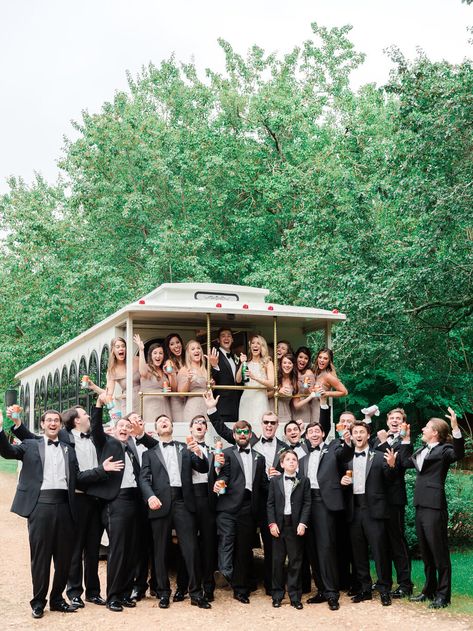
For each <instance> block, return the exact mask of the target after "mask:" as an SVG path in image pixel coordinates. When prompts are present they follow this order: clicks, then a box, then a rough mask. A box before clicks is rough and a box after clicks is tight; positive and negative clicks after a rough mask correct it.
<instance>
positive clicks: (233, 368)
mask: <svg viewBox="0 0 473 631" xmlns="http://www.w3.org/2000/svg"><path fill="white" fill-rule="evenodd" d="M218 350H219V352H220V353H223V354H224V356H225V359H226V360H227V362H228V363H229V364H230V368H231V369H232V373H233V378H234V379H235V375H236V364H235V360H234V359H233V353H232V352H231V351H226V350H225V349H224V348H222V347H221V346H220V348H219V349H218ZM227 353H230V357H227Z"/></svg>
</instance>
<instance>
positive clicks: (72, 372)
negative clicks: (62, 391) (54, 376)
mask: <svg viewBox="0 0 473 631" xmlns="http://www.w3.org/2000/svg"><path fill="white" fill-rule="evenodd" d="M74 405H77V364H76V362H75V361H72V362H71V367H70V368H69V396H68V401H67V406H66V407H68V408H72V407H74Z"/></svg>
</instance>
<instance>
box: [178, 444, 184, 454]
mask: <svg viewBox="0 0 473 631" xmlns="http://www.w3.org/2000/svg"><path fill="white" fill-rule="evenodd" d="M182 449H183V446H182V445H181V444H180V443H179V444H178V445H177V451H178V452H179V453H181V451H182Z"/></svg>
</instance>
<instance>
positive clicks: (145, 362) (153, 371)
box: [135, 335, 171, 423]
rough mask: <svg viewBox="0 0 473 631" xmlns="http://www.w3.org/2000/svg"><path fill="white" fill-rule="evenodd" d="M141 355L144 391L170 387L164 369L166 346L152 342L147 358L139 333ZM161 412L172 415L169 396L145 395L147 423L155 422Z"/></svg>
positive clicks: (144, 407)
mask: <svg viewBox="0 0 473 631" xmlns="http://www.w3.org/2000/svg"><path fill="white" fill-rule="evenodd" d="M135 343H136V344H137V346H138V348H139V351H140V355H139V366H140V376H141V391H142V392H163V391H164V389H165V388H169V387H170V386H169V379H168V377H167V376H166V373H165V372H164V370H163V364H164V346H163V344H161V342H157V343H155V344H151V346H150V347H149V349H148V354H147V358H146V359H145V345H144V344H143V341H142V339H141V338H140V336H139V335H135ZM160 414H166V415H167V416H169V417H170V415H171V408H170V405H169V399H168V397H162V396H159V395H156V396H151V395H150V396H147V397H143V420H144V421H145V423H154V421H155V420H156V418H157V417H158V416H159V415H160Z"/></svg>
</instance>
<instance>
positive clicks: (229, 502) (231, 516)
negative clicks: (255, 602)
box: [214, 421, 268, 604]
mask: <svg viewBox="0 0 473 631" xmlns="http://www.w3.org/2000/svg"><path fill="white" fill-rule="evenodd" d="M233 438H234V442H235V446H233V447H228V448H227V449H225V450H224V456H225V464H224V466H223V467H222V469H221V470H220V472H219V474H218V477H217V481H216V482H215V485H214V491H215V493H219V496H218V500H217V533H218V537H219V542H218V567H219V573H218V579H219V580H218V583H217V585H218V586H223V585H228V584H231V585H232V587H233V597H234V598H235V599H236V600H238V601H239V602H241V603H244V604H247V603H249V602H250V598H249V595H250V583H251V576H250V572H251V566H252V546H253V541H254V538H255V534H256V523H257V518H258V514H259V511H260V494H261V491H265V490H266V487H267V486H268V477H267V475H266V472H265V459H264V457H263V456H262V455H261V454H260V453H258V452H257V451H254V450H253V449H252V448H251V447H250V445H251V425H250V424H249V423H248V422H247V421H237V422H236V423H235V424H234V426H233ZM222 484H223V485H224V487H225V489H224V490H225V492H224V493H221V491H222V488H221V485H222ZM220 493H221V494H220Z"/></svg>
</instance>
